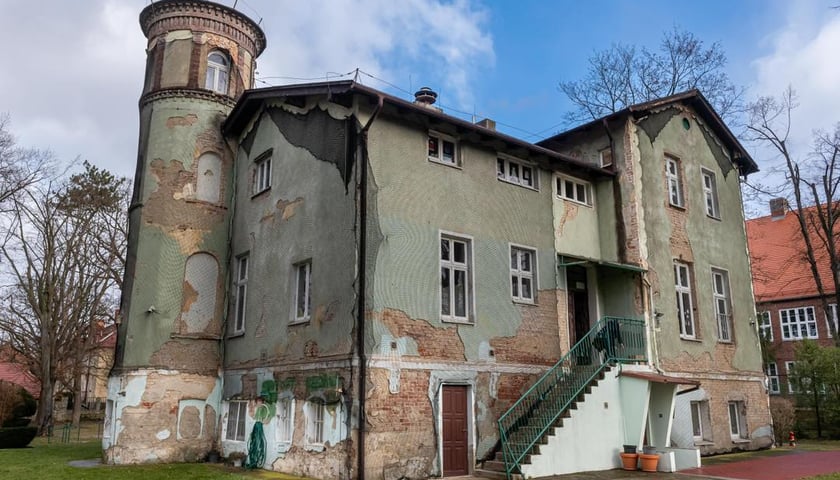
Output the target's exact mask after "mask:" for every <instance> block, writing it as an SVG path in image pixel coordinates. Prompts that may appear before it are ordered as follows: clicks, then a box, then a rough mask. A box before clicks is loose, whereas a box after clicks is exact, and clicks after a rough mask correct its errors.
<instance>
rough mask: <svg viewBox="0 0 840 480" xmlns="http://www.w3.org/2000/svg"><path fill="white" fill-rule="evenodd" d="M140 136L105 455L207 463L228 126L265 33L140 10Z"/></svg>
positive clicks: (209, 7)
mask: <svg viewBox="0 0 840 480" xmlns="http://www.w3.org/2000/svg"><path fill="white" fill-rule="evenodd" d="M140 26H141V28H142V30H143V34H144V35H145V36H146V38H147V39H148V47H147V49H146V54H147V61H146V77H145V83H144V86H143V93H142V95H141V97H140V138H139V143H138V153H137V171H136V174H135V182H134V196H133V198H132V205H131V207H130V209H129V222H130V226H129V241H128V253H127V258H126V271H125V280H124V284H123V298H122V305H121V307H122V309H121V311H122V322H121V323H120V325H119V329H118V332H119V333H118V340H117V350H116V355H115V360H114V368H113V370H112V372H111V378H110V380H109V384H108V402H107V407H106V419H105V431H104V435H103V448H104V450H105V457H106V460H107V461H108V462H109V463H142V462H177V461H194V460H198V459H201V458H203V457H204V456H205V455H206V454H207V452H209V451H210V450H211V449H212V448H213V447H214V445H215V442H216V440H217V432H218V428H217V425H218V422H219V418H220V415H219V413H220V411H219V406H220V402H221V396H222V392H221V377H220V369H221V360H222V346H221V342H222V338H223V336H224V333H225V318H226V314H225V308H226V305H225V282H226V278H227V271H228V264H229V258H228V238H229V222H230V214H231V212H230V206H231V205H230V204H231V199H232V188H233V179H232V176H233V162H234V157H235V152H233V151H231V149H230V147H229V146H228V143H227V142H226V140H225V138H224V137H223V135H222V129H221V126H222V122H223V121H224V120H225V118H226V117H227V115H228V113H229V112H230V110H231V109H232V107H233V106H234V104H235V101H236V99H237V98H238V97H239V96H240V95H241V94H242V92H243V91H245V90H246V89H248V88H251V87H252V84H253V79H254V68H255V65H256V57H257V56H258V55H259V54H260V53H262V51H263V49H264V48H265V35H264V33H263V32H262V30H261V29H260V27H259V25H258V24H257V23H255V22H254V21H252V20H251V19H249V18H248V17H246V16H244V15H242V14H241V13H239V12H238V11H236V10H234V9H232V8H230V7H226V6H223V5H219V4H215V3H210V2H205V1H199V0H162V1H158V2H154V3H152V4H151V5H149V6H147V7H146V8H144V9H143V11H142V12H141V13H140Z"/></svg>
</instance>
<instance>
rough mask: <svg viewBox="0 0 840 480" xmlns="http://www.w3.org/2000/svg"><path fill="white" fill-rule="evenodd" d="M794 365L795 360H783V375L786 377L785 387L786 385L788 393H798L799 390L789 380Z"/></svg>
mask: <svg viewBox="0 0 840 480" xmlns="http://www.w3.org/2000/svg"><path fill="white" fill-rule="evenodd" d="M795 367H796V362H795V361H792V360H788V361H786V362H785V377H786V378H787V387H788V393H789V394H794V393H799V390H798V389H796V388H795V387H794V386H793V382H791V381H790V380H791V378H792V375H791V372H792V370H793V369H794V368H795Z"/></svg>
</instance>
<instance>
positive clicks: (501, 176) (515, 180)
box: [496, 153, 540, 191]
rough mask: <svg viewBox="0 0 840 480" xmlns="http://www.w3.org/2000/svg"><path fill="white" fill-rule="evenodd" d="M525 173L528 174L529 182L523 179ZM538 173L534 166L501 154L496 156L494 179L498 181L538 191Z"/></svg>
mask: <svg viewBox="0 0 840 480" xmlns="http://www.w3.org/2000/svg"><path fill="white" fill-rule="evenodd" d="M526 171H528V172H530V173H529V176H530V182H529V181H528V180H526V179H525V177H526V175H525V172H526ZM539 172H540V171H539V169H538V168H537V166H536V165H533V164H531V163H528V162H525V161H523V160H520V159H518V158H515V157H511V156H510V155H505V154H503V153H497V154H496V178H497V179H498V180H499V181H502V182H505V183H512V184H514V185H519V186H520V187H525V188H528V189H531V190H535V191H539V190H540V181H539V178H540V174H539Z"/></svg>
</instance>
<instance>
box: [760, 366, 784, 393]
mask: <svg viewBox="0 0 840 480" xmlns="http://www.w3.org/2000/svg"><path fill="white" fill-rule="evenodd" d="M764 373H765V374H766V375H767V391H768V392H770V393H771V394H774V395H778V394H780V393H782V387H781V385H780V384H779V366H778V365H776V362H768V363H767V365H765V366H764Z"/></svg>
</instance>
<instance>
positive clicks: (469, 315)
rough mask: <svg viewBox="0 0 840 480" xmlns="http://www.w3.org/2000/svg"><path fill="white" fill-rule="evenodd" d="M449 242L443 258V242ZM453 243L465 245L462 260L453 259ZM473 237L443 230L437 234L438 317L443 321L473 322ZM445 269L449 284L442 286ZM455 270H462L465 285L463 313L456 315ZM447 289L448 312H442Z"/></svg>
mask: <svg viewBox="0 0 840 480" xmlns="http://www.w3.org/2000/svg"><path fill="white" fill-rule="evenodd" d="M444 241H448V242H449V258H448V259H445V258H444V249H443V242H444ZM455 243H463V244H464V245H465V252H464V262H459V261H456V260H455ZM473 260H474V259H473V238H472V237H470V236H468V235H462V234H459V233H454V232H444V231H441V232H440V234H439V236H438V262H439V268H438V275H439V279H440V280H439V281H438V286H439V288H438V304H439V306H440V308H439V312H440V319H441V321H443V322H453V323H465V324H473V323H474V322H475V319H474V315H473V312H474V311H475V304H474V303H473V302H474V301H475V295H474V292H473V285H475V282H474V277H473V275H474V269H473V265H475V263H474V262H473ZM444 270H447V271H448V272H449V286H448V287H444V285H443V272H444ZM456 272H464V280H465V281H466V283H467V284H466V285H465V288H464V295H465V298H464V310H465V311H464V315H457V314H456V313H455V312H454V310H455V306H456V305H457V302H456V300H455V273H456ZM445 289H448V291H447V293H448V295H449V297H448V298H449V305H448V306H447V308H448V313H447V312H444V303H445V302H444V298H443V294H444V290H445Z"/></svg>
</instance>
